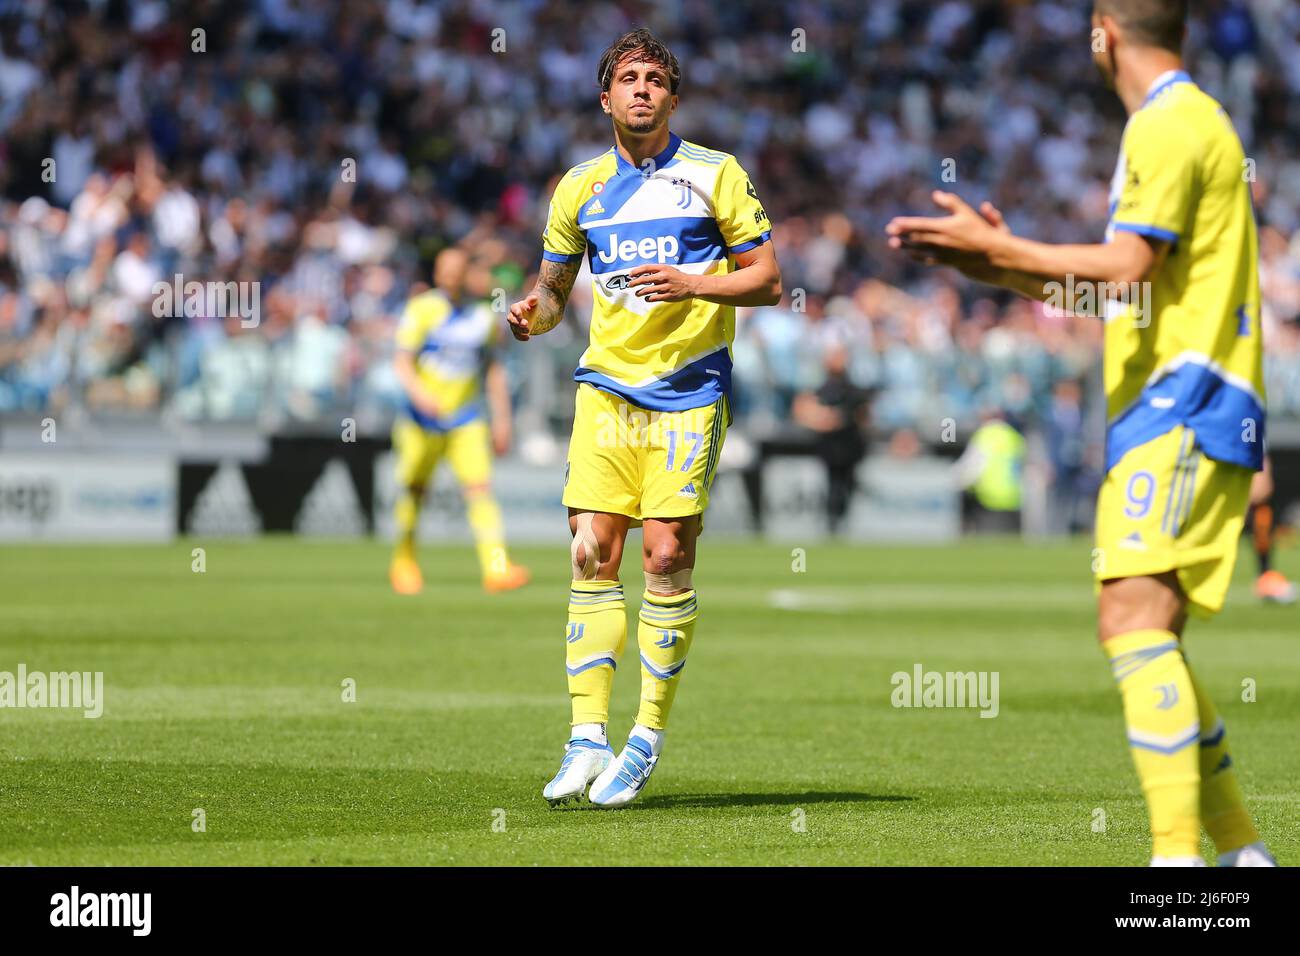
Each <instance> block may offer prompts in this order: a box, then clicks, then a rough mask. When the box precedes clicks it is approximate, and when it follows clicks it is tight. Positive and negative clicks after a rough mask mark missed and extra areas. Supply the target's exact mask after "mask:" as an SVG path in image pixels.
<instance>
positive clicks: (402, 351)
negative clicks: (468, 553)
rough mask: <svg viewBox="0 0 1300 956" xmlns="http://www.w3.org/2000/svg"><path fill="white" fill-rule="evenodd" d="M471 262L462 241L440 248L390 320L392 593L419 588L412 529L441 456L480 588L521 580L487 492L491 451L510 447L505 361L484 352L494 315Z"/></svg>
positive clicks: (523, 574)
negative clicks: (396, 388) (456, 487)
mask: <svg viewBox="0 0 1300 956" xmlns="http://www.w3.org/2000/svg"><path fill="white" fill-rule="evenodd" d="M470 268H471V263H470V259H469V256H468V254H467V253H466V252H465V251H464V250H463V249H459V248H456V247H450V248H447V249H444V250H443V251H442V252H440V253H439V254H438V257H437V259H435V260H434V271H433V283H434V288H432V289H430V290H429V291H427V292H423V293H421V294H419V295H416V296H415V297H413V298H412V299H411V300H410V302H408V303H407V305H406V310H405V311H404V312H403V313H402V318H401V321H400V322H399V323H398V327H397V357H396V359H395V366H396V370H397V376H398V379H399V380H400V381H401V383H402V389H403V390H404V391H405V392H406V397H407V404H406V408H405V409H404V411H403V412H401V413H399V414H398V416H397V419H396V421H394V423H393V449H394V451H395V452H396V453H397V484H398V489H399V490H398V498H397V503H396V505H395V506H394V509H393V511H394V517H395V519H396V522H397V546H396V548H395V550H394V552H393V560H392V564H391V565H390V566H389V580H390V581H391V582H392V585H393V590H395V591H396V592H397V593H398V594H418V593H419V592H420V590H421V589H422V588H423V587H424V579H423V576H422V575H421V573H420V565H419V563H418V562H417V561H416V556H415V531H416V527H417V526H418V524H419V520H420V505H421V503H422V502H423V500H424V493H425V490H426V489H427V488H428V485H429V482H430V480H431V479H432V477H433V473H434V469H435V468H437V466H438V463H439V462H440V461H442V460H443V459H444V458H446V459H447V461H448V463H449V464H450V465H451V468H452V471H453V472H455V474H456V479H457V481H459V482H460V486H461V490H462V492H463V493H464V496H465V510H466V512H467V513H468V516H469V524H470V528H471V529H472V530H473V532H474V541H475V544H476V546H477V549H478V560H479V567H480V570H481V571H482V576H483V587H484V588H485V589H486V590H488V591H509V590H512V589H514V588H518V587H521V586H523V585H524V584H526V583H527V582H528V571H527V570H526V569H525V568H523V567H521V566H519V565H516V564H512V563H511V562H510V559H509V557H508V555H507V553H506V543H505V531H504V528H503V527H502V523H501V508H500V507H499V506H498V505H497V502H496V498H494V497H493V495H492V454H493V452H495V453H496V454H498V455H501V454H504V453H505V452H506V450H507V449H508V448H509V447H510V429H511V421H510V396H509V391H508V389H507V385H506V378H505V370H504V369H503V368H502V366H501V364H500V362H497V361H496V360H495V359H493V357H492V348H493V346H494V345H495V344H496V342H497V340H498V338H499V333H498V326H497V324H496V316H495V315H494V314H493V313H492V311H491V309H489V308H488V306H487V303H485V302H484V301H483V300H482V299H481V298H480V297H479V296H478V295H476V294H474V293H472V292H471V290H469V289H468V288H467V277H468V274H469V272H470ZM482 291H486V290H482ZM485 386H486V387H485ZM485 393H486V395H485ZM485 398H486V401H485ZM489 410H490V415H489Z"/></svg>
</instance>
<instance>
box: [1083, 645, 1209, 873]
mask: <svg viewBox="0 0 1300 956" xmlns="http://www.w3.org/2000/svg"><path fill="white" fill-rule="evenodd" d="M1102 647H1103V648H1104V649H1105V651H1106V655H1107V656H1108V657H1109V658H1110V666H1111V672H1112V674H1113V675H1114V677H1115V680H1116V682H1117V683H1118V684H1119V690H1120V695H1121V697H1122V698H1123V700H1124V721H1125V723H1126V724H1127V725H1128V741H1129V747H1130V749H1131V750H1132V753H1133V763H1134V764H1135V765H1136V766H1137V772H1138V779H1140V780H1141V782H1142V792H1143V793H1144V794H1146V799H1147V813H1148V815H1149V816H1150V818H1151V853H1152V856H1200V853H1201V850H1200V840H1201V820H1200V788H1201V774H1200V755H1199V754H1198V752H1197V751H1198V747H1197V743H1198V742H1199V739H1200V727H1201V725H1200V722H1199V721H1198V719H1197V703H1196V692H1195V690H1194V689H1193V687H1192V678H1191V675H1190V674H1189V673H1188V671H1187V665H1186V663H1184V661H1183V654H1182V649H1181V648H1180V647H1179V646H1178V638H1177V637H1175V636H1174V634H1173V633H1171V632H1170V631H1162V630H1145V631H1129V632H1128V633H1127V634H1120V635H1118V636H1117V637H1112V638H1111V639H1110V640H1108V641H1106V642H1105V643H1104V644H1103V645H1102Z"/></svg>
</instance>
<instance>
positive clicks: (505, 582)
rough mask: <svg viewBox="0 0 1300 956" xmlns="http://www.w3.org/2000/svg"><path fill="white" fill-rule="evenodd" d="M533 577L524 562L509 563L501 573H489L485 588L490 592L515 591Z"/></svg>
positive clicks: (485, 580)
mask: <svg viewBox="0 0 1300 956" xmlns="http://www.w3.org/2000/svg"><path fill="white" fill-rule="evenodd" d="M532 577H533V576H532V575H531V574H529V573H528V569H527V568H526V567H524V566H523V565H522V564H507V565H506V569H505V570H504V571H502V572H501V573H499V574H489V575H488V576H487V577H485V578H484V579H483V590H484V591H487V592H488V593H489V594H496V593H498V592H500V591H513V590H515V588H521V587H523V586H524V585H525V584H527V583H528V582H529V581H531V580H532Z"/></svg>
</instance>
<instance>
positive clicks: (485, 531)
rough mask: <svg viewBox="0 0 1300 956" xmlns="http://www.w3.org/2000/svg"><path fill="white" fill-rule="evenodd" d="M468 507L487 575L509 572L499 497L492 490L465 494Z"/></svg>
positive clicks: (477, 547)
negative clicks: (507, 570) (493, 494)
mask: <svg viewBox="0 0 1300 956" xmlns="http://www.w3.org/2000/svg"><path fill="white" fill-rule="evenodd" d="M465 509H466V511H468V513H469V526H470V530H472V531H473V532H474V545H475V548H476V549H477V551H478V563H479V567H480V568H481V569H482V571H483V577H485V578H487V577H492V576H493V575H498V574H505V573H506V565H507V564H508V563H509V562H508V560H507V558H506V538H505V531H504V530H503V528H502V524H501V507H500V506H499V505H498V504H497V500H496V498H494V497H493V496H492V493H491V492H490V491H474V492H469V493H467V494H466V495H465Z"/></svg>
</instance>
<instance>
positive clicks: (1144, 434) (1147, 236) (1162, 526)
mask: <svg viewBox="0 0 1300 956" xmlns="http://www.w3.org/2000/svg"><path fill="white" fill-rule="evenodd" d="M1186 17H1187V4H1186V0H1097V2H1096V3H1095V4H1094V5H1093V16H1092V25H1093V37H1092V38H1093V46H1092V49H1093V59H1094V60H1095V62H1096V63H1097V66H1098V68H1099V69H1100V70H1101V72H1102V75H1103V76H1104V77H1105V79H1106V82H1107V85H1108V86H1109V87H1110V88H1111V89H1113V90H1114V91H1115V92H1116V93H1117V94H1118V95H1119V97H1120V99H1121V100H1122V101H1123V103H1124V107H1125V109H1126V111H1127V112H1128V114H1129V121H1128V124H1127V126H1126V127H1125V129H1124V137H1123V140H1122V143H1121V152H1120V159H1119V164H1118V168H1117V169H1116V171H1115V176H1114V179H1113V180H1112V183H1111V203H1110V209H1111V220H1110V224H1109V226H1108V227H1107V230H1106V242H1105V243H1102V244H1098V245H1049V244H1046V243H1041V242H1032V241H1030V240H1027V239H1022V238H1019V237H1017V236H1014V235H1012V234H1011V232H1010V230H1009V229H1007V228H1006V226H1005V224H1004V222H1003V220H1002V216H1001V214H1000V213H999V212H998V211H997V210H996V209H994V208H993V207H992V205H991V204H989V203H984V204H983V206H982V207H981V212H976V211H975V210H974V209H972V208H971V207H970V206H968V205H966V203H964V202H963V201H962V200H961V199H959V198H958V197H957V196H955V195H952V194H950V193H942V192H936V193H935V194H934V199H935V202H936V204H937V205H939V206H941V207H942V208H944V209H945V210H947V211H948V213H949V215H948V216H946V217H942V218H934V219H927V218H923V217H899V218H896V219H894V220H893V221H891V222H890V224H889V225H888V227H887V229H886V231H887V233H888V235H889V236H890V245H891V246H893V247H894V248H901V249H906V250H908V252H909V253H910V254H911V255H912V256H913V257H914V258H917V259H919V260H921V261H924V262H931V263H942V264H947V265H953V266H956V267H957V268H959V269H961V270H962V271H963V272H965V273H966V274H967V275H969V276H970V277H972V278H976V279H979V280H981V281H986V282H992V283H994V284H997V285H1002V286H1006V287H1008V288H1012V289H1016V290H1017V291H1020V292H1022V293H1024V294H1027V295H1029V296H1031V297H1034V298H1038V299H1044V300H1046V299H1048V298H1051V297H1052V296H1054V295H1059V292H1060V289H1061V288H1062V287H1064V286H1065V285H1066V284H1067V283H1069V284H1072V285H1075V286H1076V287H1077V285H1079V284H1085V283H1098V284H1101V283H1104V284H1105V285H1102V286H1100V288H1102V289H1104V290H1107V291H1106V294H1105V295H1104V296H1099V297H1096V298H1095V299H1094V300H1095V301H1099V302H1104V312H1103V314H1104V315H1105V322H1106V326H1105V330H1106V331H1105V348H1104V366H1105V387H1106V400H1107V412H1108V416H1109V423H1108V428H1107V436H1106V437H1107V441H1106V444H1107V454H1106V468H1107V475H1106V478H1105V482H1104V483H1103V485H1102V488H1101V492H1100V495H1099V497H1098V501H1097V531H1096V533H1097V549H1096V560H1095V562H1094V567H1095V569H1096V576H1097V582H1098V586H1099V595H1100V597H1099V603H1098V617H1099V636H1100V638H1101V641H1102V647H1103V648H1104V650H1105V652H1106V654H1107V656H1108V657H1109V658H1110V662H1111V667H1112V671H1113V673H1114V676H1115V679H1116V681H1117V682H1118V684H1119V689H1120V693H1121V696H1122V698H1123V702H1124V717H1125V721H1126V723H1127V725H1128V740H1129V745H1130V747H1131V749H1132V753H1133V758H1134V762H1135V764H1136V766H1137V771H1138V776H1139V778H1140V779H1141V781H1142V788H1143V791H1144V793H1145V794H1146V799H1147V807H1148V812H1149V814H1150V820H1151V833H1152V841H1153V847H1152V865H1153V866H1180V865H1181V866H1204V865H1205V864H1204V861H1203V860H1202V859H1201V855H1200V830H1201V825H1202V823H1203V824H1204V826H1205V828H1206V830H1207V831H1208V832H1209V834H1210V836H1211V837H1212V838H1213V840H1214V843H1215V846H1216V847H1217V848H1218V851H1219V864H1220V865H1221V866H1224V865H1227V866H1275V865H1276V864H1275V863H1274V862H1273V859H1272V857H1271V855H1270V854H1269V853H1268V850H1267V849H1266V848H1265V846H1264V844H1263V842H1261V841H1260V837H1259V833H1258V832H1257V831H1256V829H1255V825H1254V823H1253V821H1252V820H1251V817H1250V814H1249V813H1248V812H1247V811H1246V807H1245V803H1244V801H1243V799H1242V794H1241V789H1240V787H1239V786H1238V784H1237V779H1236V774H1235V771H1234V770H1233V767H1232V759H1231V758H1230V757H1229V756H1228V746H1227V740H1226V737H1225V735H1224V729H1223V722H1222V721H1221V720H1220V719H1219V717H1218V714H1217V712H1216V711H1215V708H1214V703H1213V702H1212V701H1211V700H1210V696H1209V693H1208V692H1207V691H1206V689H1205V687H1204V685H1202V684H1201V683H1200V682H1199V681H1198V680H1197V679H1196V678H1195V677H1194V676H1193V674H1192V672H1191V670H1190V669H1189V667H1188V664H1187V661H1186V659H1185V657H1184V654H1183V647H1182V633H1183V627H1184V625H1185V623H1186V620H1187V613H1188V610H1189V609H1191V610H1195V611H1197V612H1199V613H1201V614H1205V615H1209V614H1213V613H1214V612H1216V611H1218V610H1219V609H1220V608H1221V607H1222V605H1223V599H1224V596H1225V594H1226V592H1227V589H1228V584H1229V582H1230V580H1231V578H1232V568H1233V564H1234V562H1235V561H1236V556H1237V550H1238V546H1239V539H1240V535H1241V529H1242V523H1243V521H1244V520H1245V514H1246V507H1247V504H1248V502H1249V495H1250V485H1251V478H1252V474H1253V473H1254V472H1255V471H1258V470H1259V469H1260V468H1261V467H1262V466H1263V460H1262V459H1263V441H1264V383H1263V349H1262V348H1261V344H1260V334H1261V329H1260V287H1259V262H1258V259H1259V243H1258V237H1257V235H1256V229H1255V217H1254V210H1253V208H1252V205H1251V195H1250V185H1249V183H1248V182H1247V181H1246V177H1244V176H1243V175H1242V170H1243V168H1244V165H1243V160H1244V154H1243V151H1242V147H1241V143H1240V141H1239V140H1238V138H1237V134H1236V133H1235V132H1234V130H1233V128H1232V125H1231V122H1230V121H1229V119H1228V117H1227V115H1226V113H1225V112H1224V110H1223V108H1222V107H1221V106H1219V104H1218V103H1216V102H1215V101H1214V100H1213V99H1211V98H1210V97H1209V96H1207V95H1206V94H1205V93H1203V92H1202V91H1201V90H1200V89H1199V88H1198V87H1197V86H1196V84H1195V83H1193V82H1192V80H1191V77H1189V76H1188V75H1187V73H1185V72H1184V71H1183V69H1182V55H1181V50H1182V42H1183V38H1184V35H1185V33H1186V25H1185V24H1186ZM1144 288H1145V291H1144ZM1112 289H1115V290H1123V293H1122V294H1123V296H1124V303H1127V304H1123V303H1121V302H1119V301H1107V300H1115V299H1116V295H1115V294H1112V293H1111V292H1110V290H1112Z"/></svg>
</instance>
